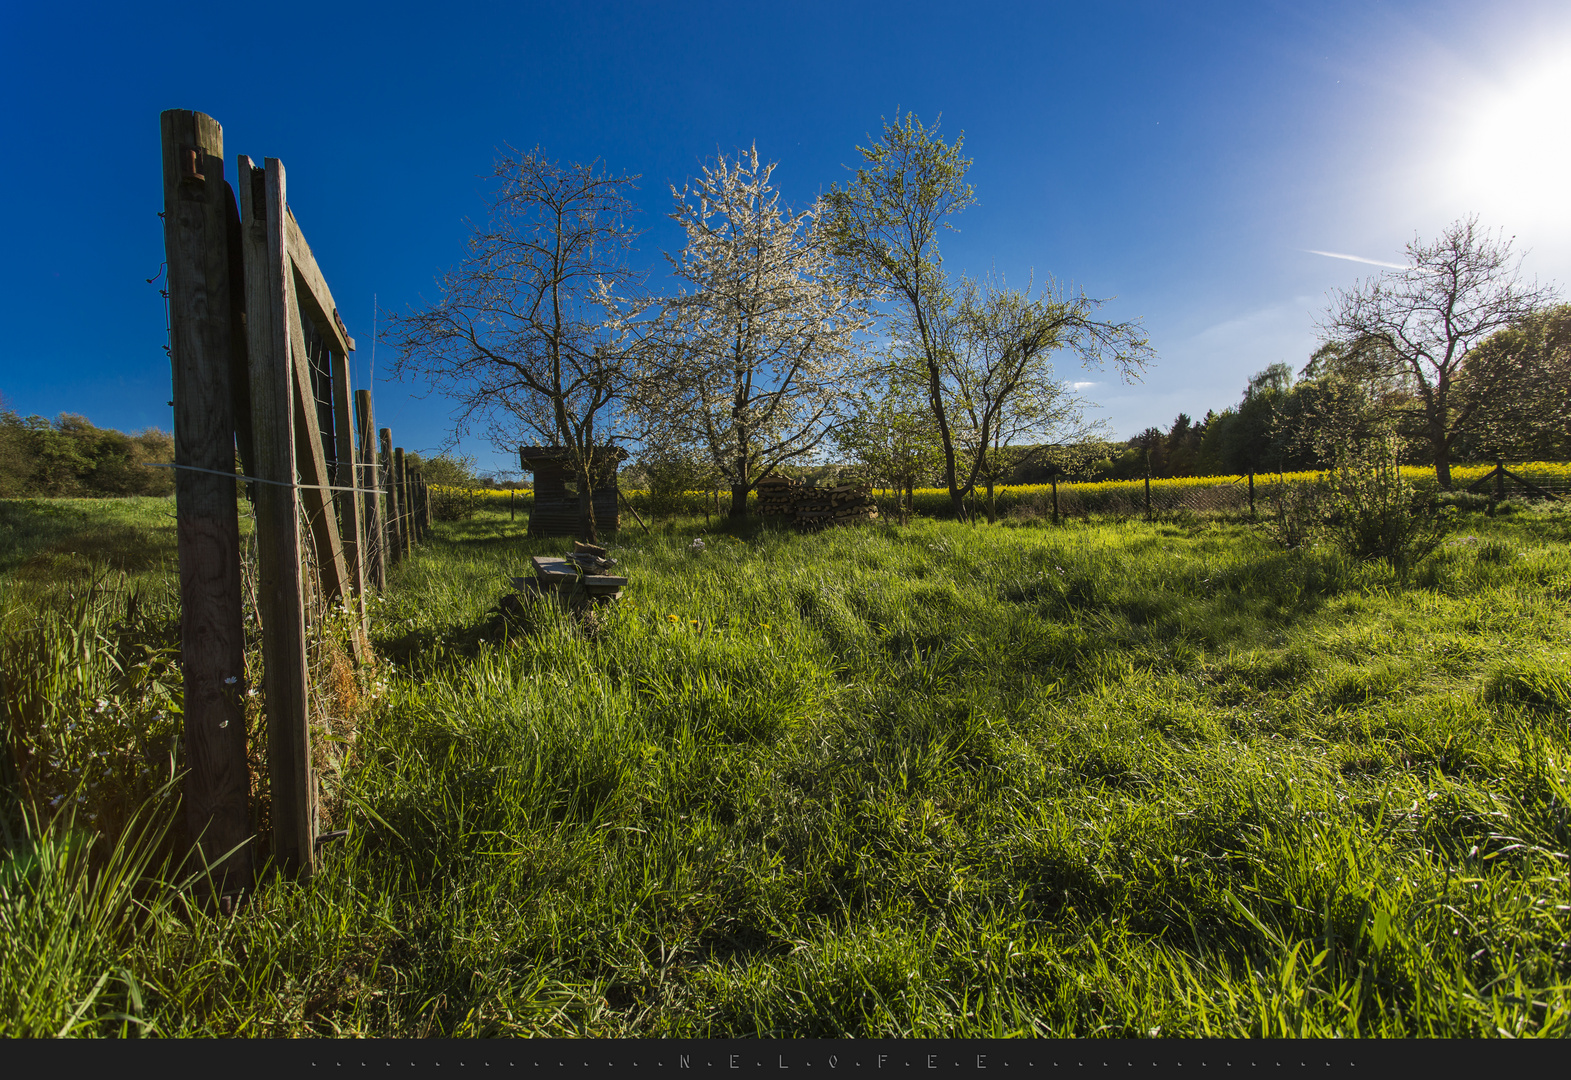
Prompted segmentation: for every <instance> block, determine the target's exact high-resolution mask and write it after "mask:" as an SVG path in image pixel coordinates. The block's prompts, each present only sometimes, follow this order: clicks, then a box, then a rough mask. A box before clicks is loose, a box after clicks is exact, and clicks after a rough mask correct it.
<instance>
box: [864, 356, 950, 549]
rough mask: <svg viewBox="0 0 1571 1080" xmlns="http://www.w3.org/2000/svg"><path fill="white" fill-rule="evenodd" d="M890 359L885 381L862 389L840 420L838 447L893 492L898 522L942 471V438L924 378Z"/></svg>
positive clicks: (903, 521) (905, 519)
mask: <svg viewBox="0 0 1571 1080" xmlns="http://www.w3.org/2000/svg"><path fill="white" fill-rule="evenodd" d="M909 370H910V369H909V368H908V367H905V366H902V365H898V364H897V365H891V366H890V367H889V368H887V369H886V375H885V379H884V382H883V385H881V386H879V387H877V388H876V389H864V390H863V391H862V392H861V393H860V394H859V395H858V397H857V399H856V404H855V406H854V407H853V408H852V409H851V410H850V415H849V416H848V417H847V418H846V419H845V421H844V422H843V423H842V425H841V427H840V431H839V436H838V441H839V444H840V448H841V449H842V450H843V451H844V452H845V453H847V454H848V455H849V456H850V457H851V458H852V459H853V460H854V461H855V462H856V464H857V466H858V470H859V471H860V472H861V473H862V474H863V475H864V476H865V477H866V478H867V479H868V481H870V482H871V483H872V484H874V485H875V486H877V487H882V488H886V489H888V490H890V491H893V492H894V493H895V505H896V507H897V511H898V513H899V518H900V524H902V525H905V524H908V523H909V522H910V520H911V513H912V509H913V507H912V504H913V501H914V498H913V490H914V489H915V488H916V487H917V486H918V485H921V484H925V483H926V482H927V480H928V479H929V478H930V477H932V476H933V474H934V473H936V472H938V471H939V469H940V468H941V466H942V462H943V444H942V442H941V441H940V440H939V438H938V431H937V429H936V427H935V426H934V424H933V416H932V413H931V412H930V411H929V410H928V408H927V403H926V401H925V395H924V393H923V391H922V387H921V385H920V383H918V382H916V381H915V380H913V379H911V378H910V377H909Z"/></svg>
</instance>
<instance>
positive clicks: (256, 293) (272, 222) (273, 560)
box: [238, 156, 316, 877]
mask: <svg viewBox="0 0 1571 1080" xmlns="http://www.w3.org/2000/svg"><path fill="white" fill-rule="evenodd" d="M238 171H239V177H240V192H241V203H242V209H243V211H244V214H243V221H242V227H241V233H242V236H243V237H244V243H245V274H246V337H247V348H248V351H249V353H250V357H251V423H252V430H253V438H254V440H255V458H256V470H257V472H256V476H257V478H258V479H259V480H262V481H264V482H263V483H259V484H257V485H256V488H257V491H256V539H257V545H256V547H257V577H258V583H257V605H258V607H259V608H260V609H261V617H262V618H261V621H262V662H263V667H264V674H263V687H264V690H265V693H266V699H265V700H266V705H267V769H268V777H269V783H270V785H271V789H272V855H273V858H274V859H276V860H277V861H278V863H279V865H280V866H281V867H282V868H283V869H284V870H285V871H286V872H290V873H295V874H298V875H300V876H302V877H305V876H309V875H310V874H311V872H312V870H313V869H314V867H315V856H316V851H315V848H316V844H315V840H316V784H315V778H314V776H313V775H312V772H311V729H310V713H309V705H308V702H307V694H308V688H309V686H310V676H309V673H308V668H307V665H306V636H305V593H304V588H303V580H302V574H301V565H300V516H299V507H300V496H299V492H298V490H297V488H296V486H295V427H294V417H295V389H294V367H293V362H292V361H291V359H290V356H289V313H288V299H287V297H288V293H287V292H286V289H285V285H286V283H287V280H288V275H289V273H290V267H289V256H288V254H287V252H286V250H285V246H284V221H283V213H282V209H283V207H284V206H285V205H287V203H286V200H285V188H286V183H285V174H284V166H283V163H282V162H280V161H278V160H277V159H276V158H268V159H267V161H266V168H265V169H258V168H255V167H254V166H253V165H252V163H251V159H250V158H248V157H243V156H242V157H241V158H239V170H238Z"/></svg>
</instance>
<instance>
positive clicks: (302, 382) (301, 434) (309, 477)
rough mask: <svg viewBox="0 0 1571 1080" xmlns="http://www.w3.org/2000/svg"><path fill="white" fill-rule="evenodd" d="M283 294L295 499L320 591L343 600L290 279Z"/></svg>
mask: <svg viewBox="0 0 1571 1080" xmlns="http://www.w3.org/2000/svg"><path fill="white" fill-rule="evenodd" d="M284 295H285V297H286V298H287V300H288V303H287V304H286V307H287V308H288V319H289V353H290V357H291V359H292V361H293V367H294V374H295V387H294V393H295V459H296V467H297V468H298V469H299V471H300V485H301V487H300V498H301V502H302V503H303V504H304V506H305V516H306V524H307V525H309V526H310V528H311V536H312V538H313V540H314V541H315V548H316V568H317V573H318V574H319V575H320V576H321V581H322V595H323V597H324V598H325V599H326V600H327V602H328V603H335V602H348V600H349V594H350V590H349V571H348V568H347V567H346V566H345V565H344V549H343V544H342V542H341V541H340V540H339V536H338V511H337V508H336V507H335V506H334V504H333V492H332V490H331V488H332V481H331V479H330V477H329V476H328V473H327V458H326V457H325V456H324V455H323V453H322V431H321V428H319V427H318V426H317V422H316V398H315V397H314V396H313V395H312V392H311V367H310V360H309V359H308V358H307V355H306V346H305V328H304V326H303V325H302V324H301V322H300V318H301V311H300V308H299V304H298V291H297V290H296V289H295V286H294V282H293V281H290V282H286V283H285V287H284ZM360 652H361V650H360V648H359V647H358V646H357V647H356V649H355V653H356V656H355V659H357V660H360V659H364V657H363V656H361V655H360Z"/></svg>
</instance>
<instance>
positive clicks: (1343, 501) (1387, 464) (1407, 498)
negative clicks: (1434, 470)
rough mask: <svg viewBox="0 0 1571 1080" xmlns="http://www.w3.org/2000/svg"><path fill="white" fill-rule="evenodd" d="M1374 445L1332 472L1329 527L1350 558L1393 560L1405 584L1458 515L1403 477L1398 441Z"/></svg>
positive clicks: (1327, 500)
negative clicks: (1398, 456)
mask: <svg viewBox="0 0 1571 1080" xmlns="http://www.w3.org/2000/svg"><path fill="white" fill-rule="evenodd" d="M1370 442H1371V445H1370V446H1369V447H1368V448H1366V449H1364V450H1363V451H1361V452H1357V453H1353V454H1350V455H1348V456H1347V457H1345V458H1344V459H1343V461H1342V462H1341V463H1340V464H1339V465H1338V466H1337V467H1336V468H1335V469H1334V470H1332V472H1331V474H1330V476H1329V478H1328V481H1327V484H1326V498H1325V508H1326V510H1327V513H1326V518H1325V527H1326V530H1327V532H1328V533H1329V535H1330V537H1331V539H1332V541H1333V542H1334V543H1335V544H1336V545H1337V546H1338V547H1339V548H1341V549H1342V550H1343V551H1344V552H1346V553H1347V554H1348V555H1351V556H1352V557H1353V558H1355V559H1360V560H1366V561H1367V560H1372V559H1382V560H1384V561H1386V562H1389V563H1390V564H1391V566H1392V567H1393V568H1394V569H1395V570H1396V571H1397V573H1398V574H1399V575H1400V576H1402V578H1403V579H1404V580H1405V579H1406V577H1407V574H1408V572H1409V571H1411V570H1412V569H1413V568H1414V567H1415V566H1417V565H1418V564H1419V563H1420V562H1422V561H1423V560H1424V559H1426V558H1428V557H1429V556H1430V555H1431V554H1432V553H1433V552H1434V551H1435V549H1436V548H1438V547H1439V546H1440V544H1441V543H1442V542H1443V541H1444V540H1445V538H1446V534H1447V533H1449V532H1450V531H1451V518H1452V516H1453V515H1454V514H1455V513H1456V511H1455V509H1454V508H1452V507H1449V506H1442V505H1440V503H1439V501H1438V500H1437V498H1436V493H1435V491H1434V490H1433V489H1426V488H1420V487H1418V486H1417V485H1415V484H1413V483H1410V482H1409V481H1407V480H1405V479H1404V478H1403V477H1402V469H1401V466H1400V464H1399V463H1398V460H1397V445H1396V440H1395V439H1394V438H1386V439H1378V440H1371V441H1370Z"/></svg>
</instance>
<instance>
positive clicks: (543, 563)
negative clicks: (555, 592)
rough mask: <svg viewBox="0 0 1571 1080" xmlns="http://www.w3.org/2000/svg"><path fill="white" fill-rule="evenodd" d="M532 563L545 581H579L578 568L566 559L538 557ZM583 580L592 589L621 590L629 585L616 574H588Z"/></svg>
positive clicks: (546, 556) (623, 578) (548, 556)
mask: <svg viewBox="0 0 1571 1080" xmlns="http://www.w3.org/2000/svg"><path fill="white" fill-rule="evenodd" d="M531 561H532V562H533V563H534V564H535V573H536V574H538V575H539V576H540V577H541V578H542V579H544V580H545V581H548V582H552V583H556V582H567V581H577V580H579V578H578V570H577V568H576V567H574V566H573V564H572V563H571V562H569V561H568V560H566V559H558V558H553V557H552V556H550V555H536V556H534V558H533V559H532V560H531ZM583 580H584V583H585V584H586V585H588V586H589V587H590V588H596V587H599V588H620V587H621V586H623V585H626V584H627V579H626V578H625V577H619V576H617V575H615V574H586V575H584V578H583Z"/></svg>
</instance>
